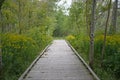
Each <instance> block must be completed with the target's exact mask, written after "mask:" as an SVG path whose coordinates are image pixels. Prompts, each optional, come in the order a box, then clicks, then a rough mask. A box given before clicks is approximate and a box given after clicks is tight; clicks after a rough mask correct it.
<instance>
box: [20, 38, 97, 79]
mask: <svg viewBox="0 0 120 80" xmlns="http://www.w3.org/2000/svg"><path fill="white" fill-rule="evenodd" d="M24 77H25V78H24V79H23V80H95V79H94V77H93V76H92V75H91V73H90V71H89V70H88V69H87V68H86V67H85V65H84V64H83V63H82V61H80V59H79V58H78V57H77V56H76V55H75V53H74V52H73V50H72V49H71V48H70V47H69V46H68V44H67V43H66V41H65V40H54V41H53V43H52V45H51V46H49V47H48V49H47V50H46V51H45V52H44V54H43V55H42V56H41V58H39V60H38V61H37V62H36V63H35V65H34V66H33V67H32V69H31V70H30V71H29V72H28V73H27V75H26V76H24ZM19 80H20V79H19Z"/></svg>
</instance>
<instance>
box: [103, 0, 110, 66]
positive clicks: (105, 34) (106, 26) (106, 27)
mask: <svg viewBox="0 0 120 80" xmlns="http://www.w3.org/2000/svg"><path fill="white" fill-rule="evenodd" d="M111 2H112V0H110V2H109V4H108V15H107V20H106V24H105V32H104V42H103V47H102V61H103V59H104V53H105V46H106V36H107V30H108V22H109V18H110V9H111ZM101 65H102V64H101Z"/></svg>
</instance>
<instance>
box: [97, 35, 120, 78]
mask: <svg viewBox="0 0 120 80" xmlns="http://www.w3.org/2000/svg"><path fill="white" fill-rule="evenodd" d="M106 39H107V41H106V48H105V57H104V60H103V66H102V67H103V69H104V70H105V71H109V72H111V73H112V74H113V75H115V76H116V77H118V78H120V77H119V74H120V65H119V64H120V49H119V48H120V36H119V35H112V36H107V38H106ZM102 43H103V35H100V36H98V37H96V39H95V53H97V54H96V55H95V56H96V57H99V58H100V53H101V50H102ZM116 64H117V65H116Z"/></svg>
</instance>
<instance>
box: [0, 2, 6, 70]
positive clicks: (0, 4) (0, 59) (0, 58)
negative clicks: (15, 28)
mask: <svg viewBox="0 0 120 80" xmlns="http://www.w3.org/2000/svg"><path fill="white" fill-rule="evenodd" d="M4 1H5V0H0V21H1V20H2V14H1V7H2V4H3V2H4ZM0 28H1V31H0V33H2V25H0ZM0 37H1V36H0ZM1 39H2V38H0V45H1ZM1 69H2V49H1V47H0V71H1Z"/></svg>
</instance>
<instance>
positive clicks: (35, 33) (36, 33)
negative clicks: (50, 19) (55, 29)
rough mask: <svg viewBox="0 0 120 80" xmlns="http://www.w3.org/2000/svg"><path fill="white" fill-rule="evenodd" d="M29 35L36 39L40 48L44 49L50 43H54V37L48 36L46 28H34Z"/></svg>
mask: <svg viewBox="0 0 120 80" xmlns="http://www.w3.org/2000/svg"><path fill="white" fill-rule="evenodd" d="M27 33H29V34H26V35H27V36H28V37H31V38H32V39H34V40H35V42H36V43H37V45H38V46H39V47H40V48H42V47H43V48H44V47H45V46H46V45H47V44H48V43H50V42H51V41H52V37H51V36H50V35H47V34H46V32H45V30H44V27H43V28H39V27H34V28H33V29H30V30H29V31H28V32H27Z"/></svg>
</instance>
